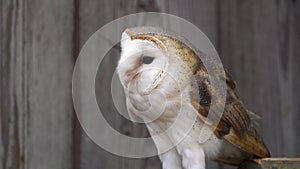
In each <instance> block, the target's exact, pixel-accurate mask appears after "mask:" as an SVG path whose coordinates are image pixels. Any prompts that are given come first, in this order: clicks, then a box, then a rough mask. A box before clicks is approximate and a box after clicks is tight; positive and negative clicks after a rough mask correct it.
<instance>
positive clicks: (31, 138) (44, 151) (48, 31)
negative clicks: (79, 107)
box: [0, 0, 73, 169]
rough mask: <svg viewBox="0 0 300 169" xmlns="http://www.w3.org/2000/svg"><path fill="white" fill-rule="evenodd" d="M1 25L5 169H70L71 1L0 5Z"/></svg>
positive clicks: (20, 0) (19, 0)
mask: <svg viewBox="0 0 300 169" xmlns="http://www.w3.org/2000/svg"><path fill="white" fill-rule="evenodd" d="M0 26H1V58H0V60H1V61H0V62H1V64H0V66H1V73H0V74H1V82H0V83H1V86H0V87H1V89H0V91H1V101H0V103H1V104H0V111H1V117H0V121H1V132H0V133H1V137H0V140H1V149H0V154H1V155H0V157H1V162H0V164H1V168H3V169H7V168H26V169H27V168H28V169H29V168H40V169H43V168H45V169H46V168H56V169H66V168H71V164H72V163H71V144H72V140H71V139H72V137H71V134H72V133H71V129H72V125H71V123H72V116H73V108H72V100H71V77H72V67H73V57H72V31H73V1H71V0H66V1H59V0H54V1H52V0H51V1H50V0H48V1H43V3H41V2H40V1H37V0H31V1H23V0H12V1H1V25H0ZM2 70H3V71H2Z"/></svg>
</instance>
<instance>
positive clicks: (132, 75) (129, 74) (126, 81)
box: [124, 70, 138, 88]
mask: <svg viewBox="0 0 300 169" xmlns="http://www.w3.org/2000/svg"><path fill="white" fill-rule="evenodd" d="M137 76H138V73H137V72H136V71H135V70H131V71H127V72H126V73H125V78H124V86H125V87H126V88H128V84H129V83H130V82H131V81H132V80H133V79H135V78H136V77H137Z"/></svg>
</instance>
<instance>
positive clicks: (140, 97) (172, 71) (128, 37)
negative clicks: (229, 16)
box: [117, 27, 270, 169]
mask: <svg viewBox="0 0 300 169" xmlns="http://www.w3.org/2000/svg"><path fill="white" fill-rule="evenodd" d="M202 54H203V53H201V52H198V51H197V50H195V49H193V47H191V45H189V44H188V43H187V41H184V40H183V38H179V36H174V34H171V33H167V32H166V31H161V30H160V29H157V28H148V27H136V28H128V29H126V30H125V31H124V32H123V33H122V36H121V57H120V59H119V62H118V66H117V72H118V75H119V79H120V82H121V84H122V86H123V88H124V93H125V96H126V106H127V109H128V113H129V116H130V118H131V119H132V120H133V121H136V122H145V124H146V126H147V129H148V131H149V133H150V135H151V136H153V141H154V143H155V145H156V147H157V150H158V152H159V153H160V154H159V158H160V160H161V162H162V168H163V169H205V158H209V159H212V160H214V161H217V162H220V163H225V164H229V165H239V164H240V163H242V162H243V161H244V160H247V159H251V158H263V157H268V156H270V153H269V151H268V149H267V148H266V146H265V144H264V142H263V141H262V139H261V137H260V136H259V135H258V134H257V132H256V130H255V127H254V123H255V122H254V121H255V118H256V117H257V115H255V114H254V113H252V112H250V111H249V110H247V109H246V108H245V106H244V105H243V103H242V102H241V101H240V100H239V99H238V96H237V95H236V93H235V88H236V83H235V82H234V81H233V79H232V77H231V76H230V75H229V73H227V72H226V71H225V78H224V82H225V84H226V90H227V96H226V104H225V108H224V111H223V114H222V116H221V119H220V121H219V122H218V124H217V126H214V127H213V126H209V125H208V131H210V132H211V133H213V134H211V135H209V138H208V139H207V140H201V137H199V135H200V132H201V129H202V128H203V127H205V125H204V121H205V120H206V119H207V117H208V112H209V109H210V107H211V106H212V105H211V104H212V102H211V98H212V95H213V93H214V91H213V89H212V87H211V83H210V80H209V76H208V73H207V70H206V68H205V67H204V65H203V63H202V61H201V60H200V59H199V58H198V56H197V55H202ZM216 76H217V75H216ZM194 95H198V96H199V97H198V98H197V97H196V96H194ZM174 124H176V125H174ZM165 131H168V132H167V134H164V135H163V136H162V137H154V136H157V135H160V134H161V133H164V132H165ZM172 144H173V147H171V148H170V149H167V150H166V151H164V150H165V149H166V147H168V145H172Z"/></svg>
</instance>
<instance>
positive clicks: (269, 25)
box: [220, 1, 299, 156]
mask: <svg viewBox="0 0 300 169" xmlns="http://www.w3.org/2000/svg"><path fill="white" fill-rule="evenodd" d="M296 11H299V2H298V1H272V2H270V1H247V2H246V1H243V2H242V1H230V3H227V2H223V1H221V12H220V13H221V15H220V23H221V28H220V35H221V36H220V41H221V42H220V44H221V46H220V53H221V56H222V58H223V62H224V64H225V67H227V68H228V69H230V72H231V73H232V74H233V77H234V78H235V79H236V81H237V83H238V90H239V95H240V96H241V98H242V100H243V101H244V103H245V104H246V105H247V107H248V108H249V109H250V110H253V111H254V112H256V113H257V114H259V115H260V116H262V119H261V121H260V127H259V128H260V129H261V132H262V135H263V137H264V140H265V142H266V144H267V146H268V148H269V149H270V151H271V154H272V155H273V156H297V155H298V156H299V151H297V152H296V150H295V148H296V147H299V142H297V141H296V140H298V139H299V131H298V130H296V128H295V127H296V126H297V124H298V123H297V122H296V121H298V120H299V115H298V114H299V113H296V112H297V111H299V108H298V106H297V104H296V102H297V101H299V90H298V89H297V88H295V85H296V84H297V83H299V78H295V74H299V69H298V68H296V67H298V66H295V65H299V59H296V58H298V57H296V55H297V54H296V53H295V51H298V50H299V45H298V44H299V40H298V39H299V38H297V37H296V33H297V32H299V29H297V25H299V24H298V23H297V22H295V20H297V19H298V20H299V12H296ZM298 27H299V26H298Z"/></svg>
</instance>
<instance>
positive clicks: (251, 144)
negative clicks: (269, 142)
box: [192, 64, 270, 161]
mask: <svg viewBox="0 0 300 169" xmlns="http://www.w3.org/2000/svg"><path fill="white" fill-rule="evenodd" d="M199 66H200V68H199V69H198V71H196V72H195V76H196V79H197V82H198V87H199V90H198V91H199V95H200V101H198V102H200V103H198V102H195V101H193V102H192V105H193V106H194V107H195V108H196V109H197V110H198V113H199V115H200V117H201V118H202V120H206V119H207V115H208V111H209V105H210V99H211V96H212V95H213V93H215V92H214V91H213V90H212V89H211V86H210V83H209V79H208V75H207V73H206V71H205V70H204V68H203V67H202V66H201V64H200V65H199ZM226 84H227V98H226V106H225V109H224V112H223V115H222V117H221V119H220V122H219V124H218V126H211V127H212V128H216V129H215V130H214V134H215V135H216V136H217V137H218V138H220V139H221V138H225V139H226V140H227V141H229V142H230V143H232V144H234V145H235V146H237V147H239V148H240V149H242V150H244V151H245V152H247V153H250V154H252V155H254V156H256V157H269V156H270V153H269V151H268V149H267V148H266V146H265V144H264V142H263V140H262V139H261V137H260V136H259V135H258V134H257V132H256V129H255V128H254V125H253V124H254V122H253V121H252V118H251V116H253V113H252V112H250V111H248V110H247V109H246V108H245V106H244V105H243V103H242V102H241V101H240V100H239V99H238V97H237V95H236V93H235V91H234V89H235V87H236V83H235V82H234V81H233V80H232V78H231V76H230V75H229V74H228V73H227V72H226ZM220 161H222V159H220Z"/></svg>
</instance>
